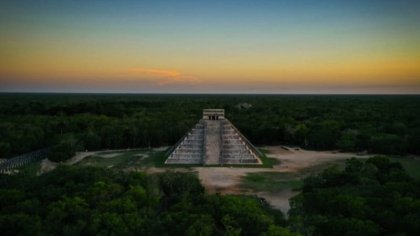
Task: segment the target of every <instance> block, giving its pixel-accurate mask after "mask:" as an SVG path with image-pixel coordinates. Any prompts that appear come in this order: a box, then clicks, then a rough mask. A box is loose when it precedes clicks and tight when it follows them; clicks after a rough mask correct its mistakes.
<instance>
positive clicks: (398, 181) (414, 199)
mask: <svg viewBox="0 0 420 236" xmlns="http://www.w3.org/2000/svg"><path fill="white" fill-rule="evenodd" d="M289 215H290V218H289V221H290V227H291V229H293V230H295V231H298V232H300V233H301V234H303V235H420V183H419V182H418V181H417V182H416V181H414V180H413V179H411V178H410V177H409V176H408V175H407V173H406V172H405V171H404V169H403V168H402V167H401V165H400V164H399V163H392V162H390V161H389V159H386V158H382V157H375V158H371V159H368V160H367V161H361V160H357V159H349V160H348V161H347V163H346V167H345V169H344V170H339V169H337V168H335V167H331V168H329V169H326V170H325V171H324V172H323V173H321V174H319V175H317V176H312V177H309V178H307V179H305V181H304V186H303V189H302V193H300V194H299V195H298V196H296V197H294V198H292V200H291V210H290V211H289Z"/></svg>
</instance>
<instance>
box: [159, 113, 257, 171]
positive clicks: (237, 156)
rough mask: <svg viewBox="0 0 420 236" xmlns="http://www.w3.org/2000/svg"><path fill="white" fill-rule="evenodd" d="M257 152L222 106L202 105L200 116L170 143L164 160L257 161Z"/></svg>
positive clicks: (206, 162)
mask: <svg viewBox="0 0 420 236" xmlns="http://www.w3.org/2000/svg"><path fill="white" fill-rule="evenodd" d="M259 156H260V153H259V151H258V150H257V149H256V148H255V147H254V146H253V145H252V144H251V142H249V141H248V139H246V138H245V137H244V136H243V135H242V134H241V132H239V130H238V129H237V128H236V127H235V126H234V125H233V124H232V123H231V122H230V121H229V120H228V119H226V118H225V117H224V110H223V109H204V110H203V118H202V119H201V120H200V121H199V122H198V123H197V124H196V125H195V127H194V128H192V129H191V130H190V131H189V132H188V133H187V134H186V135H185V136H184V137H183V138H181V140H180V141H179V142H178V143H177V144H176V145H175V146H174V148H173V149H172V150H171V153H170V154H169V157H168V159H167V160H166V162H165V164H203V165H223V164H228V165H230V164H254V165H255V164H257V165H258V164H262V162H261V160H260V158H259Z"/></svg>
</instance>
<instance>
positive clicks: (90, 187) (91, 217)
mask: <svg viewBox="0 0 420 236" xmlns="http://www.w3.org/2000/svg"><path fill="white" fill-rule="evenodd" d="M284 226H285V220H284V218H283V215H282V214H281V212H278V211H275V210H273V209H271V208H269V207H268V206H266V205H265V204H262V203H261V202H260V200H259V199H258V198H255V197H250V196H220V195H207V194H205V193H204V189H203V187H202V186H201V184H200V182H199V181H198V179H197V177H196V176H195V175H194V174H191V173H177V172H166V173H162V174H157V175H145V174H144V173H123V172H114V171H112V170H109V169H103V168H93V167H71V166H59V167H58V168H57V169H55V170H54V171H51V172H48V173H46V174H44V175H41V176H38V177H35V176H29V175H19V174H18V175H14V176H1V177H0V232H2V235H46V234H47V235H259V234H262V235H293V234H291V233H290V232H289V230H288V229H286V228H284Z"/></svg>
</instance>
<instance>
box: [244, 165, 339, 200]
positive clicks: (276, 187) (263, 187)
mask: <svg viewBox="0 0 420 236" xmlns="http://www.w3.org/2000/svg"><path fill="white" fill-rule="evenodd" d="M332 165H336V166H337V167H338V168H343V167H344V165H345V160H336V161H331V162H328V163H323V164H319V165H315V166H311V167H308V168H304V169H301V170H299V171H297V172H270V171H267V172H256V173H248V174H247V175H246V176H245V177H243V178H242V183H241V187H243V188H245V189H251V190H253V191H256V192H269V193H277V192H281V191H284V190H288V189H289V190H290V189H291V190H293V189H299V188H300V187H302V185H303V179H304V178H305V177H307V176H308V175H311V174H317V173H319V172H321V171H323V170H324V169H325V168H327V167H329V166H332Z"/></svg>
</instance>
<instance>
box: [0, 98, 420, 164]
mask: <svg viewBox="0 0 420 236" xmlns="http://www.w3.org/2000/svg"><path fill="white" fill-rule="evenodd" d="M244 102H246V103H249V104H251V105H252V107H251V108H249V109H238V108H237V105H238V104H240V103H244ZM209 107H220V108H224V109H225V110H226V115H227V117H228V118H229V119H230V120H231V121H232V122H233V123H234V124H235V126H237V127H238V129H239V130H241V131H242V133H243V134H244V135H245V136H246V137H247V138H248V139H250V141H251V142H253V143H254V144H257V145H258V144H262V145H269V144H291V145H299V146H303V147H306V148H311V149H336V148H339V149H342V150H345V151H364V150H366V151H369V152H374V153H384V154H407V153H412V154H420V146H419V145H418V144H419V143H420V122H419V117H420V97H419V96H296V95H293V96H292V95H290V96H272V95H264V96H263V95H258V96H257V95H119V94H114V95H101V94H97V95H84V94H71V95H70V94H54V95H53V94H0V130H1V132H0V157H6V158H8V157H12V156H15V155H18V154H21V153H25V152H29V151H32V150H36V149H40V148H45V147H49V146H53V145H55V144H57V143H60V142H61V141H62V139H65V137H66V135H72V136H74V138H75V139H76V140H77V143H78V144H80V145H81V147H82V149H83V150H86V149H87V150H98V149H120V148H124V149H125V148H142V147H155V146H164V145H168V146H169V145H173V144H175V143H176V142H177V141H178V139H179V138H181V137H182V136H183V135H184V134H185V132H187V131H188V130H189V129H191V127H192V126H193V125H194V124H195V123H196V122H197V121H198V120H199V119H200V118H201V110H202V109H203V108H209ZM395 111H398V112H395Z"/></svg>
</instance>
